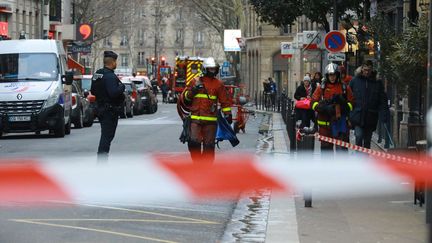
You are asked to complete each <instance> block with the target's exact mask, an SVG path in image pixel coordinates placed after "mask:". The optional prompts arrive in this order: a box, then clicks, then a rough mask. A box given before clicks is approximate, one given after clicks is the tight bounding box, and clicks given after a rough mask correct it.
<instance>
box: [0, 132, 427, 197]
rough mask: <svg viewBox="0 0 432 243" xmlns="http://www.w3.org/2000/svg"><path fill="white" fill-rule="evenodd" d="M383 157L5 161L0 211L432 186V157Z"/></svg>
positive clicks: (222, 156)
mask: <svg viewBox="0 0 432 243" xmlns="http://www.w3.org/2000/svg"><path fill="white" fill-rule="evenodd" d="M318 138H319V139H321V140H324V141H329V142H332V143H335V144H337V143H340V144H341V146H351V145H348V144H344V142H339V141H335V140H333V139H330V138H325V137H322V136H319V137H318ZM368 152H370V153H371V154H374V152H371V151H368ZM375 155H379V156H380V157H377V156H364V155H362V154H354V155H348V154H346V155H345V156H336V157H334V156H329V155H325V154H323V155H322V156H316V155H314V154H313V153H308V154H297V155H296V156H290V155H286V156H275V157H257V156H255V155H251V154H242V153H235V154H224V153H220V154H218V155H217V160H216V161H215V163H214V164H209V163H206V162H205V161H203V162H202V163H195V164H193V163H191V161H190V157H189V155H188V154H158V155H136V156H131V155H125V156H111V157H110V158H109V160H108V161H107V162H106V163H97V159H96V157H95V156H89V157H67V158H48V157H41V158H37V159H18V158H10V159H1V160H0V204H1V205H15V204H16V203H29V204H33V203H34V204H36V203H44V202H51V201H66V202H71V203H81V202H91V201H93V202H94V201H97V202H100V203H105V204H110V203H137V202H156V201H166V200H170V201H176V200H177V201H184V200H196V199H201V198H212V199H235V198H237V197H238V195H239V193H240V192H242V191H245V190H254V189H260V188H270V189H272V190H273V191H274V192H280V193H281V194H290V195H292V194H297V193H299V194H300V193H302V192H304V191H312V192H313V195H314V198H323V199H325V198H334V197H355V196H373V195H384V194H393V193H399V192H406V191H407V190H412V189H411V187H412V184H411V182H412V181H414V180H416V181H425V182H426V181H428V180H431V178H432V176H431V175H432V165H431V162H430V158H429V157H427V156H423V157H416V158H414V157H410V156H411V155H408V156H405V157H403V156H393V155H391V156H390V155H388V154H379V153H378V154H377V153H375ZM275 195H278V193H275Z"/></svg>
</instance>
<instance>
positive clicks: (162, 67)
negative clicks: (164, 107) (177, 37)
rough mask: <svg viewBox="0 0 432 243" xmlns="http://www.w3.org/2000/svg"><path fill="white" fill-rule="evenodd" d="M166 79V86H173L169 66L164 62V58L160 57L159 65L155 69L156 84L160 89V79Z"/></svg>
mask: <svg viewBox="0 0 432 243" xmlns="http://www.w3.org/2000/svg"><path fill="white" fill-rule="evenodd" d="M164 77H166V78H167V79H168V86H169V87H170V88H171V87H172V86H173V73H172V69H171V66H169V65H168V63H166V61H165V57H161V61H160V64H159V65H158V68H157V84H158V86H159V87H160V86H161V84H162V79H163V78H164Z"/></svg>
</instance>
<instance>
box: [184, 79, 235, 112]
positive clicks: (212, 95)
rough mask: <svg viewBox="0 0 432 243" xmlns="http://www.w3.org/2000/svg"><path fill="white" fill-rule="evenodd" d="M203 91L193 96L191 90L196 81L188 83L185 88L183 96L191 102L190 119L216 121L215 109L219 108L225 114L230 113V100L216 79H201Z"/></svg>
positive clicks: (220, 82) (222, 85) (221, 84)
mask: <svg viewBox="0 0 432 243" xmlns="http://www.w3.org/2000/svg"><path fill="white" fill-rule="evenodd" d="M200 79H201V82H202V83H203V85H204V87H205V88H203V89H200V90H199V91H198V93H197V94H193V92H192V88H193V87H194V86H195V83H196V82H197V80H198V79H194V80H192V81H191V82H189V85H188V86H187V87H186V90H185V92H184V96H185V98H186V99H187V100H189V101H190V102H191V106H190V110H191V115H192V116H191V118H192V120H197V121H217V108H218V103H220V108H221V110H222V112H224V113H225V114H230V113H231V99H230V98H229V96H228V92H227V90H226V89H225V86H224V84H223V82H222V81H220V80H219V79H217V78H210V77H201V78H200Z"/></svg>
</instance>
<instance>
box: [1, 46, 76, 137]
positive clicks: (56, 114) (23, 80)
mask: <svg viewBox="0 0 432 243" xmlns="http://www.w3.org/2000/svg"><path fill="white" fill-rule="evenodd" d="M66 63H67V62H66V53H65V51H64V49H63V46H62V44H61V42H59V41H55V40H6V41H0V118H1V119H0V136H1V134H2V133H13V132H36V133H40V131H43V130H50V132H52V133H53V134H54V135H55V136H56V137H64V135H65V134H69V133H70V126H71V119H70V113H71V107H72V102H71V100H72V99H71V90H72V88H71V84H72V81H73V75H72V73H70V72H67V71H66Z"/></svg>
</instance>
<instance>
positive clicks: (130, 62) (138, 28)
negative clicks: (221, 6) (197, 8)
mask: <svg viewBox="0 0 432 243" xmlns="http://www.w3.org/2000/svg"><path fill="white" fill-rule="evenodd" d="M147 3H148V4H146V5H140V6H135V7H133V8H131V9H133V11H131V12H130V13H128V14H126V15H127V16H125V18H124V21H125V22H124V25H123V26H124V27H123V28H121V29H120V30H119V31H116V32H115V34H113V35H112V36H111V37H108V38H106V39H105V40H104V41H102V42H100V43H99V44H98V45H99V46H100V49H101V50H108V49H110V50H114V51H115V52H116V53H118V54H119V59H118V61H117V72H118V73H120V74H124V75H130V74H131V73H132V72H135V73H139V74H144V73H148V75H152V66H151V60H152V59H154V60H155V62H156V63H158V61H159V62H160V61H161V60H162V59H165V62H166V63H168V65H170V66H173V64H174V63H175V57H176V56H200V57H209V56H213V57H214V58H215V59H216V60H217V61H218V62H222V61H223V60H224V52H223V48H222V42H221V38H220V37H219V36H218V34H217V33H215V31H213V30H212V29H210V28H209V27H207V26H205V25H204V24H203V21H200V18H199V17H198V15H196V14H195V13H193V12H192V11H191V9H189V8H188V7H181V6H180V7H179V6H175V5H174V4H173V3H171V2H170V1H168V2H167V4H163V3H161V2H160V1H147ZM97 53H99V54H100V53H101V52H95V54H97ZM100 56H101V55H99V56H92V57H91V58H95V59H97V61H96V62H95V67H93V68H97V67H99V66H101V65H102V58H100Z"/></svg>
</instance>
